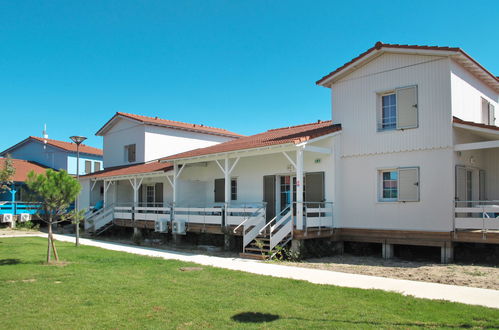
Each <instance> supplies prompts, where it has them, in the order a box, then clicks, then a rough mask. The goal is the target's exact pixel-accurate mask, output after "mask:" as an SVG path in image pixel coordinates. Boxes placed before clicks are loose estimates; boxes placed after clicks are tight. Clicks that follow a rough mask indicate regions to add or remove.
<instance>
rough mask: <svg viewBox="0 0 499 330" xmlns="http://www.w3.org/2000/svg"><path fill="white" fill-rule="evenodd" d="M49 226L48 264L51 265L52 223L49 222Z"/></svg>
mask: <svg viewBox="0 0 499 330" xmlns="http://www.w3.org/2000/svg"><path fill="white" fill-rule="evenodd" d="M51 220H52V219H51ZM48 225H49V234H48V235H47V242H48V246H47V263H50V255H51V254H52V251H51V247H52V221H49V222H48Z"/></svg>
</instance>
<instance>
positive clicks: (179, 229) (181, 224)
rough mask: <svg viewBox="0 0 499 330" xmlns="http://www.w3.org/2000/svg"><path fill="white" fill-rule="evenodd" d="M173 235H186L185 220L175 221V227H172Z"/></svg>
mask: <svg viewBox="0 0 499 330" xmlns="http://www.w3.org/2000/svg"><path fill="white" fill-rule="evenodd" d="M172 233H174V234H177V235H185V234H186V232H185V220H180V219H177V220H174V221H173V227H172Z"/></svg>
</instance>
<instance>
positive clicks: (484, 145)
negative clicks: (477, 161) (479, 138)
mask: <svg viewBox="0 0 499 330" xmlns="http://www.w3.org/2000/svg"><path fill="white" fill-rule="evenodd" d="M490 148H499V140H494V141H485V142H473V143H463V144H456V145H455V146H454V150H455V151H465V150H478V149H490Z"/></svg>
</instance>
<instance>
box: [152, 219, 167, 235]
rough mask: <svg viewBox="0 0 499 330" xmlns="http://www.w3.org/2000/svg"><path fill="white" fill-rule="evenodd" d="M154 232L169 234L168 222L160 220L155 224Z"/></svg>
mask: <svg viewBox="0 0 499 330" xmlns="http://www.w3.org/2000/svg"><path fill="white" fill-rule="evenodd" d="M154 231H155V232H157V233H167V232H168V220H167V219H158V220H156V221H155V222H154Z"/></svg>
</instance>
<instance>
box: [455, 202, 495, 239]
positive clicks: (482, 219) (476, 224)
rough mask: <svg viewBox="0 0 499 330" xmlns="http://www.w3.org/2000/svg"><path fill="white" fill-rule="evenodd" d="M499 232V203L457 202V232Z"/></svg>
mask: <svg viewBox="0 0 499 330" xmlns="http://www.w3.org/2000/svg"><path fill="white" fill-rule="evenodd" d="M460 229H461V230H482V231H484V232H485V231H487V230H499V201H456V202H455V207H454V231H455V230H460Z"/></svg>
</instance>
